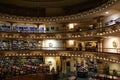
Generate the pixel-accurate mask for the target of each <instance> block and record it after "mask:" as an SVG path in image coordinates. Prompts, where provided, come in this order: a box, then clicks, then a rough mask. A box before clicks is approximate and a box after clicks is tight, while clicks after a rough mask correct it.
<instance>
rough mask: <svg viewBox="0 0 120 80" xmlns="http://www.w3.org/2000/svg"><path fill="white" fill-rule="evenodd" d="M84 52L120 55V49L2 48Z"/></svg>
mask: <svg viewBox="0 0 120 80" xmlns="http://www.w3.org/2000/svg"><path fill="white" fill-rule="evenodd" d="M20 50H23V51H24V50H30V51H82V52H104V53H117V54H120V48H94V47H93V48H76V47H39V48H38V47H21V48H20V47H19V48H18V47H16V48H15V47H14V48H0V51H20Z"/></svg>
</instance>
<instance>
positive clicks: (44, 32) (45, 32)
mask: <svg viewBox="0 0 120 80" xmlns="http://www.w3.org/2000/svg"><path fill="white" fill-rule="evenodd" d="M117 25H119V23H117V24H113V25H110V26H103V27H98V28H93V29H88V30H87V29H86V30H82V31H76V29H74V30H73V31H70V30H66V29H64V30H61V31H38V29H37V30H36V31H24V30H21V31H17V30H13V29H10V30H9V29H8V30H0V32H9V33H12V32H14V33H31V34H33V33H34V34H37V33H40V34H47V33H51V34H52V33H53V34H54V33H66V32H67V33H73V32H74V33H80V32H81V33H82V32H88V31H94V30H99V29H106V28H111V27H114V26H117Z"/></svg>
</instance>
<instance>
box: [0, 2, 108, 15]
mask: <svg viewBox="0 0 120 80" xmlns="http://www.w3.org/2000/svg"><path fill="white" fill-rule="evenodd" d="M107 1H109V0H0V13H4V14H10V15H16V16H29V17H54V16H65V15H71V14H77V13H80V12H83V11H87V10H90V9H93V8H96V7H98V6H100V5H102V4H104V3H106V2H107Z"/></svg>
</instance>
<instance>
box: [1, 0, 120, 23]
mask: <svg viewBox="0 0 120 80" xmlns="http://www.w3.org/2000/svg"><path fill="white" fill-rule="evenodd" d="M117 1H119V0H108V2H107V3H104V4H103V5H101V6H99V7H96V8H95V9H91V10H89V11H85V12H82V13H78V14H73V15H66V16H58V17H23V16H15V15H9V14H2V13H0V20H5V21H13V22H35V23H40V22H69V21H76V20H79V19H81V18H84V17H87V16H90V15H93V14H96V13H99V12H102V11H104V10H106V9H108V8H109V7H111V6H112V5H114V4H115V3H116V2H117Z"/></svg>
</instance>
